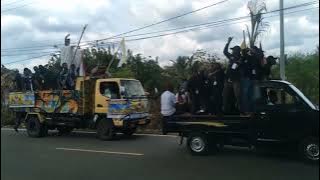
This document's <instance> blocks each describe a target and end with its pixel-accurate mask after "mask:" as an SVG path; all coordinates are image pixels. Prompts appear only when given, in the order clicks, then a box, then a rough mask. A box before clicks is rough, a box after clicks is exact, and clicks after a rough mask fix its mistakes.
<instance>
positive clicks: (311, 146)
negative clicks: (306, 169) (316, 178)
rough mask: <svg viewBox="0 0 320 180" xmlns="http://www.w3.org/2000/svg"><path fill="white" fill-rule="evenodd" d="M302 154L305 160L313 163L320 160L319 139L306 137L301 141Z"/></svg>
mask: <svg viewBox="0 0 320 180" xmlns="http://www.w3.org/2000/svg"><path fill="white" fill-rule="evenodd" d="M300 154H301V157H302V158H303V160H305V161H307V162H311V163H318V162H319V139H318V138H313V137H310V138H306V139H304V140H303V141H302V142H301V143H300Z"/></svg>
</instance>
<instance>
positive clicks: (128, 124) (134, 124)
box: [113, 118, 150, 129]
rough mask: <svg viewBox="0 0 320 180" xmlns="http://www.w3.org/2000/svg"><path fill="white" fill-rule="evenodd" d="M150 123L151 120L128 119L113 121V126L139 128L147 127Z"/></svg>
mask: <svg viewBox="0 0 320 180" xmlns="http://www.w3.org/2000/svg"><path fill="white" fill-rule="evenodd" d="M149 123H150V119H149V118H144V119H134V120H133V119H130V120H129V119H127V120H113V124H114V126H116V127H121V128H125V129H126V128H135V127H137V126H145V125H147V124H149Z"/></svg>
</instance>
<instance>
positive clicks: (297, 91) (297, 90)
mask: <svg viewBox="0 0 320 180" xmlns="http://www.w3.org/2000/svg"><path fill="white" fill-rule="evenodd" d="M289 86H290V87H291V88H292V89H293V90H294V91H295V92H296V93H297V94H298V95H299V96H300V97H301V98H302V99H303V100H304V102H306V103H307V104H308V105H309V106H310V107H311V108H312V109H317V108H316V107H315V106H314V104H313V103H312V102H311V101H310V100H309V99H308V98H307V97H306V96H305V95H304V94H303V93H302V92H301V91H300V90H299V89H298V88H296V87H295V86H294V85H292V84H290V85H289Z"/></svg>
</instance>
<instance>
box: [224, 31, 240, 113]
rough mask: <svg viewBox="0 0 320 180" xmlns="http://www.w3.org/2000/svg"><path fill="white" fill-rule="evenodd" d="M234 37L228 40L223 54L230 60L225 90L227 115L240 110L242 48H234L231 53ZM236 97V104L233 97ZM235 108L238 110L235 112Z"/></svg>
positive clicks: (225, 110)
mask: <svg viewBox="0 0 320 180" xmlns="http://www.w3.org/2000/svg"><path fill="white" fill-rule="evenodd" d="M231 41H232V37H229V38H228V42H227V44H226V45H225V47H224V50H223V54H224V55H225V56H226V57H227V58H228V60H229V62H228V66H227V72H226V80H225V85H224V89H223V109H224V112H225V113H234V112H233V111H235V110H238V111H239V109H240V95H241V94H240V75H241V74H240V70H239V66H240V61H241V54H240V51H241V48H240V46H234V47H233V48H231V50H232V53H229V51H228V48H229V45H230V42H231ZM232 95H234V97H235V102H233V101H232V99H231V97H232ZM233 107H235V108H236V109H235V110H234V109H233Z"/></svg>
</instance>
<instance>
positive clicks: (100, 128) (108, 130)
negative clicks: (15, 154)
mask: <svg viewBox="0 0 320 180" xmlns="http://www.w3.org/2000/svg"><path fill="white" fill-rule="evenodd" d="M97 136H98V138H99V139H101V140H103V141H110V140H113V139H114V137H115V131H114V128H113V123H112V121H110V120H108V119H101V120H100V121H99V122H98V125H97Z"/></svg>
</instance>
